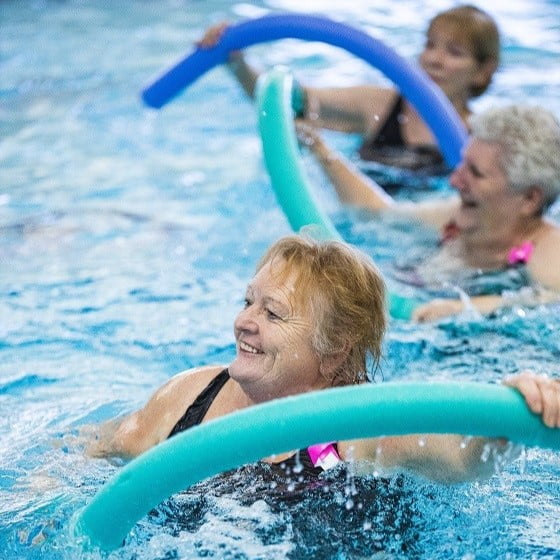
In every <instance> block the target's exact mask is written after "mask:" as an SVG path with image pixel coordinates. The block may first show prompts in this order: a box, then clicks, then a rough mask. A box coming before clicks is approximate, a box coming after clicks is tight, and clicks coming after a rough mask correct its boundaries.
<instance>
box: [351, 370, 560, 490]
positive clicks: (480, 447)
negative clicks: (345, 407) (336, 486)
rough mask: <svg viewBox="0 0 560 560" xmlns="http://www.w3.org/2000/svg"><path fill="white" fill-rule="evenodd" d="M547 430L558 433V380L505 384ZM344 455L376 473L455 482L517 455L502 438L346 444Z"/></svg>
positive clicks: (518, 379)
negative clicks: (400, 472)
mask: <svg viewBox="0 0 560 560" xmlns="http://www.w3.org/2000/svg"><path fill="white" fill-rule="evenodd" d="M504 383H505V384H506V385H509V386H510V387H514V388H515V389H517V390H518V391H519V392H520V393H521V394H522V395H523V397H524V398H525V401H526V403H527V406H528V407H529V408H530V409H531V411H532V412H534V413H535V414H539V415H540V416H541V417H542V421H543V423H544V424H545V425H546V426H548V427H550V428H560V381H558V380H555V379H550V378H548V377H546V376H543V375H536V374H534V373H531V372H524V373H521V374H519V375H515V376H513V377H511V378H507V379H506V380H504ZM345 445H346V447H341V448H342V449H343V450H345V454H346V455H349V454H352V455H353V456H354V458H356V459H366V460H368V461H370V462H371V464H372V467H373V470H375V471H381V472H383V471H395V470H397V471H398V470H407V471H412V472H414V473H416V474H419V475H421V476H424V477H426V478H429V479H431V480H435V481H437V482H444V483H455V482H462V481H468V480H473V479H477V478H487V477H489V476H491V475H492V474H494V472H495V470H496V467H497V466H498V465H502V464H504V463H505V462H510V461H512V460H513V459H515V458H516V456H517V454H518V450H517V449H516V448H515V447H514V446H512V444H511V442H508V441H507V440H505V439H502V438H482V437H464V436H460V435H440V434H424V435H408V436H395V437H385V438H373V439H365V440H356V441H354V442H347V443H346V444H345Z"/></svg>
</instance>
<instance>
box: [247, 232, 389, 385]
mask: <svg viewBox="0 0 560 560" xmlns="http://www.w3.org/2000/svg"><path fill="white" fill-rule="evenodd" d="M272 262H274V265H275V266H276V265H279V266H278V270H279V274H280V275H281V277H283V276H286V277H287V276H288V275H290V274H292V273H295V289H296V293H295V296H294V303H296V304H299V305H303V306H309V307H308V308H309V309H310V311H311V314H312V317H313V320H314V321H315V328H314V329H313V338H312V342H311V344H312V346H313V349H314V350H315V352H316V353H317V355H318V357H319V358H320V359H326V358H328V357H329V356H336V355H341V354H342V355H345V356H346V357H345V359H344V360H343V361H342V363H341V364H340V365H339V366H338V367H337V368H336V370H335V371H334V372H333V374H332V377H331V379H328V381H329V383H330V385H332V386H340V385H351V384H355V383H361V382H363V381H366V380H367V379H368V365H370V366H371V367H372V369H375V368H377V367H378V365H379V361H380V358H381V353H382V345H383V338H384V335H385V329H386V324H387V313H386V304H385V298H386V294H385V283H384V281H383V278H382V277H381V274H380V273H379V271H378V269H377V267H376V266H375V264H374V263H373V261H372V260H371V259H370V258H369V257H368V256H366V255H365V254H363V253H362V252H360V251H358V250H357V249H355V248H353V247H351V246H350V245H347V244H346V243H342V242H338V241H316V240H314V239H311V238H306V237H302V236H298V235H293V236H288V237H283V238H281V239H280V240H279V241H277V242H276V243H274V244H273V245H272V246H271V247H270V248H269V249H268V250H267V251H266V253H265V254H264V255H263V257H262V258H261V260H260V262H259V264H258V266H257V272H258V271H259V270H260V269H261V268H262V267H263V266H264V265H266V264H268V263H272Z"/></svg>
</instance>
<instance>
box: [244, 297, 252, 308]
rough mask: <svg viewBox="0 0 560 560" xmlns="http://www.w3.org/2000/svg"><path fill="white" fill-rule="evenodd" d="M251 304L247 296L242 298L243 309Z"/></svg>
mask: <svg viewBox="0 0 560 560" xmlns="http://www.w3.org/2000/svg"><path fill="white" fill-rule="evenodd" d="M250 305H251V300H250V299H249V298H245V299H244V300H243V309H247V307H249V306H250Z"/></svg>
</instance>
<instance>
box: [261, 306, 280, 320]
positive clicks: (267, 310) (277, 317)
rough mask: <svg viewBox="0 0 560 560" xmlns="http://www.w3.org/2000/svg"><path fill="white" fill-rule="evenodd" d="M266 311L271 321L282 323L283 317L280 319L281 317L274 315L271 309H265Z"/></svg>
mask: <svg viewBox="0 0 560 560" xmlns="http://www.w3.org/2000/svg"><path fill="white" fill-rule="evenodd" d="M265 311H266V316H267V317H268V318H269V319H270V320H271V321H280V320H281V319H282V317H280V315H277V314H276V313H274V311H272V309H270V308H267V309H265Z"/></svg>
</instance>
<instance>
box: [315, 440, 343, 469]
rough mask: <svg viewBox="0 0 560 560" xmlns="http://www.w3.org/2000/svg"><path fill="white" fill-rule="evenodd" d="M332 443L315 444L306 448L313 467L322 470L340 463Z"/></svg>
mask: <svg viewBox="0 0 560 560" xmlns="http://www.w3.org/2000/svg"><path fill="white" fill-rule="evenodd" d="M334 443H335V442H334V441H329V442H328V443H317V444H316V445H310V446H309V447H308V448H307V452H308V453H309V458H310V459H311V462H312V463H313V466H314V467H321V468H322V469H324V470H327V469H330V468H332V467H334V466H335V465H336V464H337V463H339V462H340V461H341V458H340V456H339V455H338V453H337V451H336V449H335V447H334V445H333V444H334Z"/></svg>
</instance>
